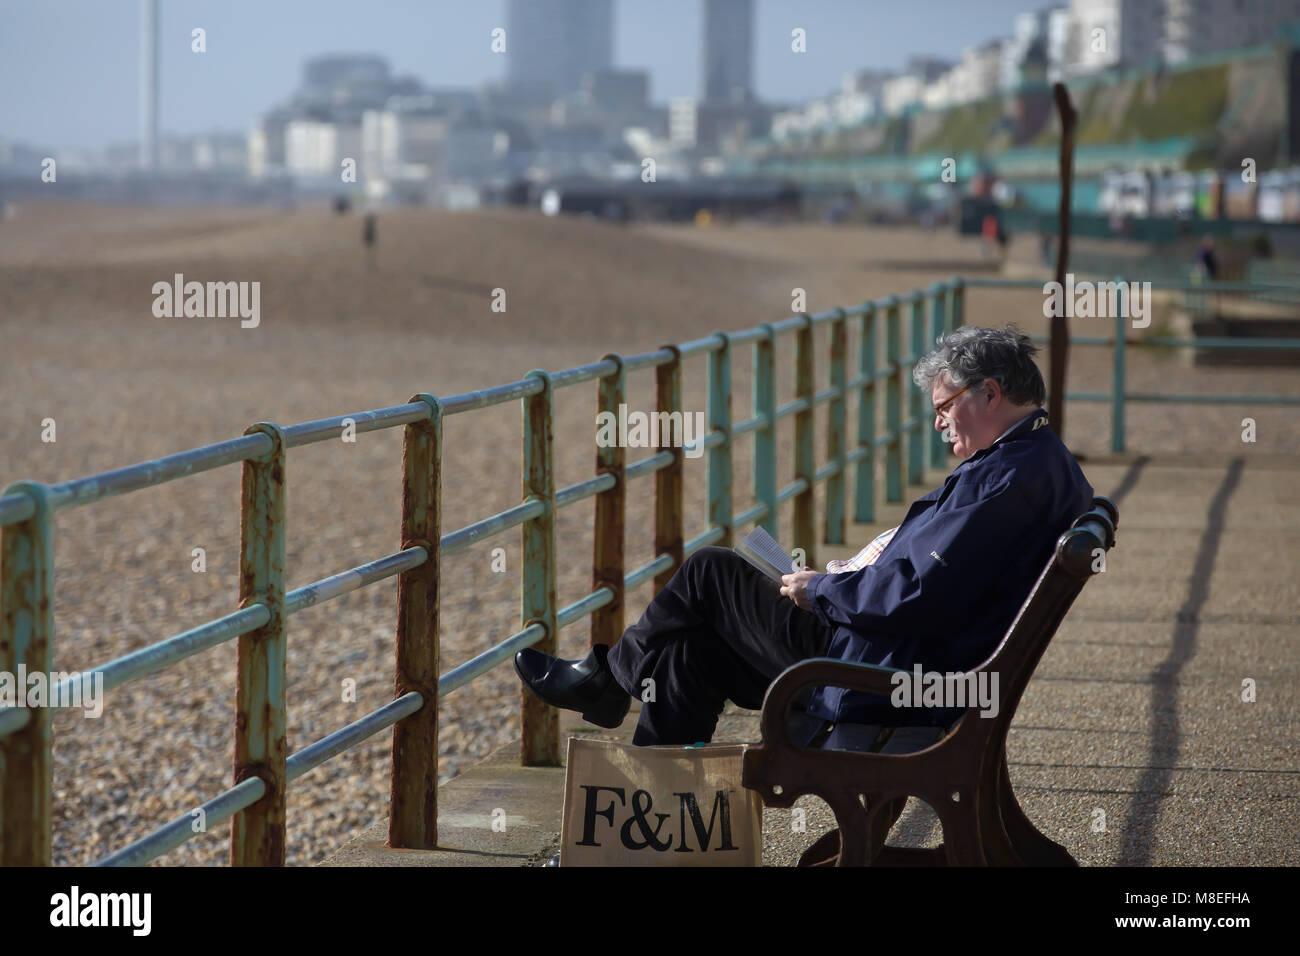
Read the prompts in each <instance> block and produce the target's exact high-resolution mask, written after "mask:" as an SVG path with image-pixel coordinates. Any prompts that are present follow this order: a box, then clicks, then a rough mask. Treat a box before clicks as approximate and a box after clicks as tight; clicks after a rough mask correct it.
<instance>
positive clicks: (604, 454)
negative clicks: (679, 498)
mask: <svg viewBox="0 0 1300 956" xmlns="http://www.w3.org/2000/svg"><path fill="white" fill-rule="evenodd" d="M604 360H605V361H611V362H614V363H615V364H616V365H617V366H618V369H617V370H616V371H614V372H611V373H610V374H609V375H606V376H603V377H602V378H601V379H600V386H599V390H598V394H597V398H596V412H597V415H599V414H600V413H603V412H608V413H609V414H611V415H613V416H614V418H615V419H617V418H618V409H619V406H620V405H625V404H626V403H627V371H626V370H625V369H624V368H623V357H622V356H621V355H613V354H610V355H606V356H605V359H604ZM596 474H597V475H603V474H610V475H613V476H614V487H613V488H608V489H606V490H605V491H602V492H599V493H598V494H597V495H596V523H595V529H594V531H593V532H592V537H593V539H594V540H593V542H592V547H593V551H594V553H593V555H592V562H591V584H592V590H593V591H596V590H599V589H600V588H609V589H610V590H611V591H613V592H614V598H613V600H612V601H610V602H609V603H608V604H606V605H605V606H604V607H601V608H597V609H596V610H595V611H592V612H591V643H592V646H595V645H596V644H604V645H606V646H607V647H612V646H613V645H614V644H615V643H617V641H618V639H619V638H620V637H622V636H623V564H624V558H623V555H624V549H623V545H624V528H625V527H626V520H627V519H626V516H627V449H626V448H625V447H624V446H623V445H622V443H620V442H614V443H613V444H612V445H609V446H608V447H603V448H602V447H601V446H600V445H597V446H596Z"/></svg>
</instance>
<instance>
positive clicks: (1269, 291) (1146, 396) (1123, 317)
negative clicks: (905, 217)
mask: <svg viewBox="0 0 1300 956" xmlns="http://www.w3.org/2000/svg"><path fill="white" fill-rule="evenodd" d="M965 281H966V286H967V287H968V288H983V289H1037V290H1039V291H1040V292H1041V291H1042V288H1043V281H1042V280H1041V279H967V280H965ZM1109 281H1110V282H1114V283H1117V284H1118V286H1119V287H1118V289H1117V290H1116V292H1117V297H1118V302H1119V308H1118V309H1117V310H1116V312H1115V316H1114V327H1113V332H1112V334H1111V335H1071V336H1070V345H1071V346H1076V345H1078V346H1084V347H1093V348H1096V347H1100V348H1109V349H1111V350H1112V354H1113V366H1112V371H1111V390H1110V391H1109V392H1066V393H1065V400H1066V402H1067V403H1068V402H1109V403H1110V406H1111V430H1110V449H1111V451H1112V452H1114V453H1115V454H1122V453H1123V452H1124V451H1125V416H1126V414H1127V407H1128V403H1129V402H1144V403H1176V404H1193V405H1300V397H1297V396H1294V395H1259V394H1253V395H1235V394H1234V395H1226V394H1219V395H1216V394H1213V393H1200V394H1191V393H1186V392H1130V391H1129V390H1128V388H1127V381H1126V380H1127V371H1126V368H1127V364H1126V363H1127V355H1128V350H1129V349H1131V348H1202V349H1214V350H1216V351H1217V350H1220V349H1223V350H1226V351H1233V350H1238V349H1239V350H1242V351H1270V350H1278V351H1283V352H1285V353H1289V354H1295V353H1296V352H1297V351H1298V350H1300V341H1297V340H1296V339H1293V338H1262V337H1261V338H1231V337H1211V336H1204V335H1201V336H1197V337H1195V338H1191V339H1179V338H1173V337H1170V336H1152V337H1149V338H1142V339H1136V340H1133V341H1130V338H1131V331H1132V330H1131V328H1130V325H1129V323H1130V316H1129V314H1128V307H1127V289H1128V285H1127V283H1128V282H1129V281H1137V282H1141V281H1144V280H1142V279H1137V278H1135V277H1131V278H1130V279H1126V278H1125V277H1123V276H1116V277H1115V278H1113V279H1111V280H1109ZM1151 290H1152V291H1153V292H1154V291H1160V290H1168V291H1174V292H1183V293H1184V294H1193V295H1196V296H1206V297H1209V296H1213V295H1219V294H1226V295H1240V296H1248V297H1251V298H1253V299H1257V300H1264V301H1274V302H1275V301H1277V299H1276V298H1274V297H1277V296H1286V295H1288V294H1294V292H1295V289H1294V287H1288V286H1277V285H1260V284H1257V283H1256V284H1252V283H1247V282H1188V281H1183V282H1177V281H1151ZM1192 308H1193V310H1194V311H1197V312H1205V311H1208V310H1209V307H1208V306H1206V305H1204V304H1199V305H1197V304H1193V305H1192ZM1088 321H1091V320H1088V319H1078V320H1075V325H1076V326H1077V325H1079V324H1080V323H1082V322H1088ZM1033 338H1034V341H1036V342H1039V343H1042V344H1046V343H1047V342H1048V338H1047V337H1046V336H1034V337H1033Z"/></svg>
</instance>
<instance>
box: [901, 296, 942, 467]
mask: <svg viewBox="0 0 1300 956" xmlns="http://www.w3.org/2000/svg"><path fill="white" fill-rule="evenodd" d="M935 301H936V302H937V301H938V296H936V297H935ZM936 308H937V306H936ZM908 325H909V326H910V328H911V337H912V344H911V349H910V351H911V358H912V361H911V362H909V363H908V366H907V371H908V374H907V375H905V376H903V388H904V389H906V391H907V406H908V418H909V420H910V421H911V423H912V424H911V425H910V426H909V427H908V429H907V431H908V435H907V483H908V484H909V485H919V484H921V482H922V480H923V479H924V477H925V446H926V445H927V444H928V441H927V439H926V437H925V433H926V425H927V424H928V423H927V422H926V417H925V409H926V402H927V401H929V399H928V397H925V396H922V395H921V390H920V389H919V388H917V387H916V386H915V385H913V384H912V375H911V370H912V369H914V368H915V367H916V363H917V362H918V361H919V360H920V358H921V355H922V353H924V351H925V299H924V297H923V296H920V295H917V297H916V298H914V299H913V300H912V309H911V315H910V316H909V317H908ZM931 434H933V435H935V437H937V438H939V440H940V441H942V440H943V438H942V436H941V435H939V434H938V433H937V432H934V431H931Z"/></svg>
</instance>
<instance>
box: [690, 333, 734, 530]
mask: <svg viewBox="0 0 1300 956" xmlns="http://www.w3.org/2000/svg"><path fill="white" fill-rule="evenodd" d="M715 334H716V336H717V337H718V338H720V339H721V340H722V348H720V349H715V350H714V351H712V352H710V353H709V410H708V427H707V428H706V429H705V430H704V432H703V433H702V434H701V435H700V436H699V440H700V441H703V440H704V436H705V435H712V434H713V433H714V432H722V435H723V437H724V438H725V439H726V441H724V442H723V443H722V444H721V445H714V446H713V447H712V448H710V449H709V479H708V489H709V490H708V495H709V527H710V528H722V529H723V531H724V532H725V533H724V534H723V536H722V538H721V539H720V540H719V541H718V542H717V543H718V544H719V545H720V546H722V547H727V548H729V547H731V532H732V528H731V525H732V508H731V455H732V448H731V338H730V336H728V335H727V333H725V332H718V333H715ZM687 414H689V413H687V412H683V413H682V415H683V418H682V425H683V426H685V424H686V419H685V416H686V415H687ZM701 452H703V449H701Z"/></svg>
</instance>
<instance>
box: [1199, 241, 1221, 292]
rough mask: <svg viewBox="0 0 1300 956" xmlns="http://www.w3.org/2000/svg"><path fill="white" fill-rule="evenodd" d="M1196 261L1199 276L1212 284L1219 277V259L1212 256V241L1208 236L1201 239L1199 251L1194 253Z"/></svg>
mask: <svg viewBox="0 0 1300 956" xmlns="http://www.w3.org/2000/svg"><path fill="white" fill-rule="evenodd" d="M1196 261H1197V262H1198V263H1199V264H1200V267H1201V275H1203V276H1204V277H1205V278H1207V279H1209V280H1210V281H1211V282H1213V281H1214V280H1215V279H1217V278H1218V277H1219V259H1218V257H1217V256H1216V255H1215V254H1214V240H1213V239H1211V238H1210V237H1209V236H1204V237H1202V238H1201V248H1200V251H1198V252H1197V253H1196Z"/></svg>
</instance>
